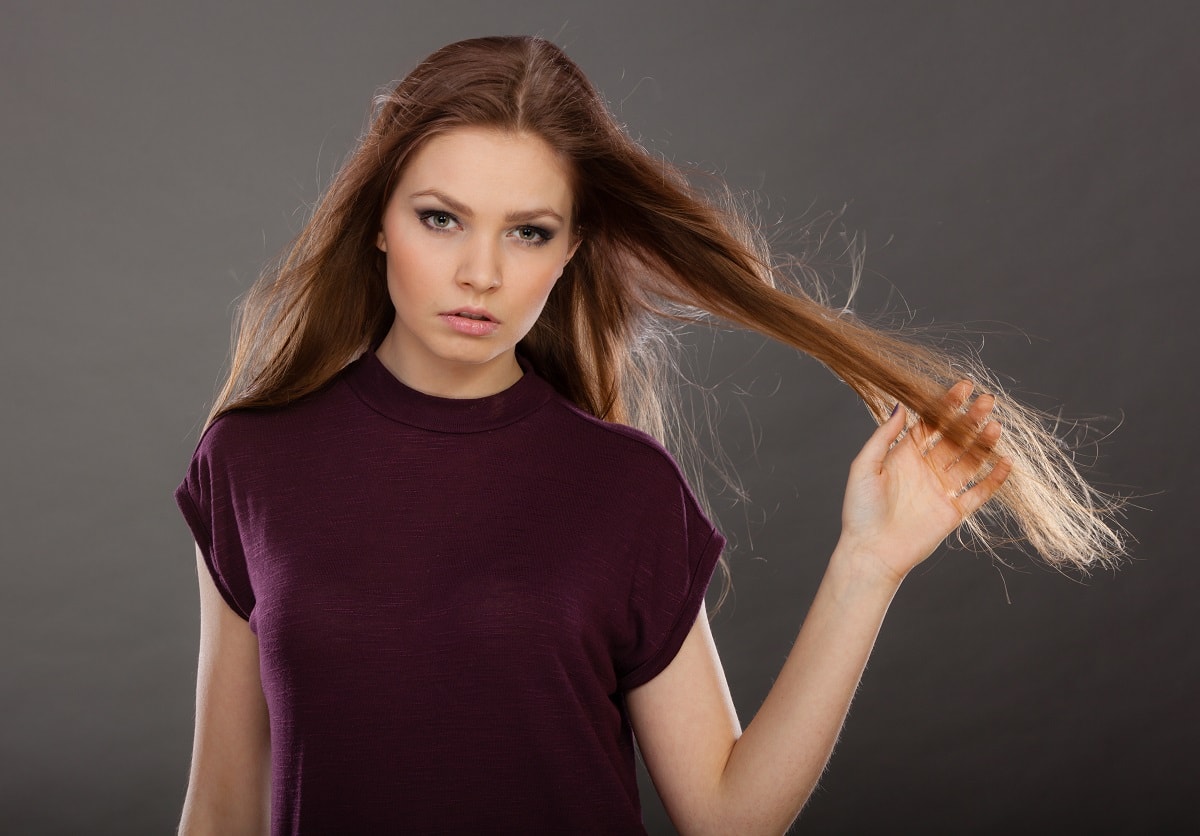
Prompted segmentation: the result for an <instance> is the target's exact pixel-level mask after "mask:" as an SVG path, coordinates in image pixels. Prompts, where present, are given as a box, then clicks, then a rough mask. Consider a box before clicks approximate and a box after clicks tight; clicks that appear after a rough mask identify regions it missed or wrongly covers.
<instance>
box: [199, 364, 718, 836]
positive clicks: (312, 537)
mask: <svg viewBox="0 0 1200 836" xmlns="http://www.w3.org/2000/svg"><path fill="white" fill-rule="evenodd" d="M523 366H525V374H524V376H523V377H522V378H521V379H520V380H519V381H518V382H517V383H515V384H514V385H513V386H511V387H510V388H509V389H506V390H505V391H503V392H500V393H498V394H495V395H492V396H489V397H486V398H479V399H468V400H455V399H448V398H438V397H432V396H429V395H425V394H422V393H420V392H417V391H415V390H413V389H410V388H409V387H407V386H405V385H404V384H403V383H401V382H400V381H399V380H397V379H396V378H395V377H394V376H393V375H392V374H391V373H390V372H389V371H388V370H387V369H386V368H385V367H384V366H383V364H382V363H380V362H379V360H378V358H376V357H375V355H374V354H373V353H371V352H368V353H367V354H366V355H364V356H363V357H362V358H360V359H359V360H357V361H356V362H354V363H352V364H351V365H350V366H348V367H347V368H346V369H345V370H344V371H343V372H342V373H341V374H340V375H339V376H338V377H337V378H336V379H335V380H334V381H333V382H332V383H331V384H330V385H329V386H328V387H326V388H325V389H323V390H321V391H320V392H319V393H317V394H315V395H312V396H310V397H308V398H305V399H304V400H302V401H300V402H298V403H295V404H293V405H290V406H287V407H284V408H279V409H272V410H264V411H249V410H246V411H239V412H234V413H230V414H228V415H225V416H223V417H222V418H220V419H219V420H217V421H216V422H214V423H213V425H212V426H211V427H209V429H208V430H207V432H206V433H205V434H204V436H203V437H202V438H201V440H200V444H199V446H198V448H197V449H196V453H195V455H194V456H193V458H192V461H191V465H190V467H189V469H188V473H187V476H186V478H185V479H184V481H183V483H182V484H181V485H180V486H179V488H178V490H177V491H176V499H177V501H178V503H179V507H180V509H181V510H182V512H183V515H184V517H185V518H186V519H187V522H188V525H189V526H190V528H191V530H192V533H193V535H194V536H195V539H196V542H197V544H198V545H199V547H200V550H201V552H202V553H203V555H204V559H205V561H206V563H207V565H208V568H209V571H210V572H211V574H212V576H213V580H214V581H215V583H216V586H217V588H218V589H219V590H220V592H221V594H222V596H223V597H224V599H225V601H226V602H227V603H228V604H229V606H230V607H232V608H233V610H234V611H235V612H237V613H238V614H240V615H241V616H242V617H243V618H246V619H248V620H249V623H250V629H251V630H253V631H254V632H255V633H256V634H257V636H258V641H259V663H260V671H261V675H262V684H263V692H264V694H265V696H266V701H267V706H268V708H269V711H270V721H271V749H272V802H271V818H272V832H273V833H275V834H284V833H384V832H389V833H391V832H401V831H403V832H442V833H458V832H464V833H465V832H475V833H478V832H512V833H517V832H524V833H533V832H539V833H540V832H558V833H608V834H612V833H643V832H644V828H643V827H642V823H641V812H640V805H639V802H638V794H637V782H636V773H635V769H634V750H633V737H632V733H631V730H630V726H629V719H628V715H627V713H626V710H625V702H624V698H623V692H624V691H626V690H628V689H630V688H633V687H635V686H637V685H641V684H643V683H645V682H647V681H649V680H650V679H652V678H653V677H654V676H656V675H657V674H658V673H659V672H660V671H661V670H662V669H663V668H665V667H666V666H667V664H668V663H669V662H670V661H671V659H672V658H673V657H674V656H675V654H676V652H677V651H678V650H679V647H680V645H681V644H682V643H683V640H684V638H685V637H686V635H687V633H688V631H689V630H690V628H691V626H692V624H693V622H694V621H695V618H696V615H697V613H698V612H699V609H700V605H701V602H702V601H703V597H704V592H705V589H706V588H707V585H708V582H709V579H710V577H711V574H712V570H713V566H714V564H715V563H716V560H717V558H718V556H719V554H720V552H721V549H722V547H723V545H724V542H725V541H724V539H723V538H722V536H721V535H720V533H719V532H717V531H716V530H715V529H714V528H713V526H712V524H711V523H710V522H709V521H708V520H707V519H706V518H705V516H704V515H703V513H702V512H701V510H700V509H699V507H698V506H697V504H696V500H695V498H694V497H693V495H692V493H691V491H690V490H689V489H688V486H687V484H686V482H685V481H684V479H683V477H682V476H681V475H680V472H679V470H678V468H677V467H676V465H675V463H674V462H673V461H672V460H671V458H670V456H669V455H668V454H667V453H666V452H665V451H664V450H663V448H662V447H661V446H660V445H659V444H658V443H657V442H655V441H654V440H653V439H651V438H650V437H648V436H646V435H645V434H643V433H640V432H638V431H636V430H633V429H630V428H628V427H625V426H621V425H617V424H610V423H606V422H603V421H600V420H598V419H596V418H594V417H592V416H590V415H587V414H586V413H584V412H582V411H580V410H579V409H577V408H576V407H574V406H572V405H571V404H570V403H569V402H567V401H566V400H565V399H563V398H562V397H561V396H559V395H558V393H557V392H555V391H554V389H553V388H552V387H551V386H550V385H549V384H548V383H546V382H545V381H544V380H543V379H541V378H540V377H538V376H537V375H536V374H534V373H533V372H532V371H531V370H530V369H529V368H528V367H527V365H526V364H524V363H523Z"/></svg>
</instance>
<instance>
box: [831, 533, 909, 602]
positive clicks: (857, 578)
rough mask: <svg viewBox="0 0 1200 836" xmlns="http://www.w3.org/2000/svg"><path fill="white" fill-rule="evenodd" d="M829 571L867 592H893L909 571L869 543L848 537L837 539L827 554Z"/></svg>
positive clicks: (888, 593)
mask: <svg viewBox="0 0 1200 836" xmlns="http://www.w3.org/2000/svg"><path fill="white" fill-rule="evenodd" d="M829 572H830V573H832V574H835V575H836V576H837V577H838V578H839V579H840V580H842V581H843V582H844V583H845V584H848V585H850V586H852V587H853V588H855V589H862V590H864V591H868V592H878V593H885V594H887V595H889V596H890V595H892V594H895V592H896V590H897V589H898V588H899V587H900V584H901V583H903V581H904V578H905V577H906V576H907V575H908V572H907V571H900V570H897V569H896V568H895V567H894V566H892V565H890V564H889V563H888V562H887V561H886V560H884V559H883V558H882V557H881V556H880V555H878V554H877V553H876V550H874V549H872V548H871V547H870V545H868V544H865V543H859V542H856V541H854V540H847V539H846V538H845V537H843V538H842V539H840V540H838V544H837V546H835V547H834V549H833V555H832V556H831V557H830V558H829Z"/></svg>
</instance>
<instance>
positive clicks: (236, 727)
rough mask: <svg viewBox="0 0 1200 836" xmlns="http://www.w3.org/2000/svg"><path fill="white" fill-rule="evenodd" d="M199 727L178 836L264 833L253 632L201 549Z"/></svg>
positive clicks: (263, 723)
mask: <svg viewBox="0 0 1200 836" xmlns="http://www.w3.org/2000/svg"><path fill="white" fill-rule="evenodd" d="M196 564H197V570H198V572H199V575H200V661H199V666H198V669H197V675H196V734H195V740H194V742H193V745H192V767H191V773H190V775H189V777H188V789H187V797H186V798H185V800H184V803H183V816H182V819H181V821H180V824H179V833H180V834H181V836H201V834H218V833H219V834H263V833H266V832H267V831H268V826H269V821H270V780H271V732H270V725H269V722H268V716H267V704H266V700H265V698H264V697H263V691H262V683H261V681H260V680H259V673H258V639H257V638H256V637H255V635H254V633H252V632H251V631H250V625H249V624H248V623H247V622H246V621H245V619H243V618H242V617H241V616H239V615H238V614H237V613H235V612H234V611H233V610H232V609H230V608H229V605H228V604H226V603H225V601H224V599H222V598H221V594H220V593H219V592H218V591H217V588H216V585H215V584H214V583H213V580H212V577H211V576H210V575H209V573H208V567H207V566H205V564H204V558H203V557H202V556H201V554H200V550H199V549H197V550H196Z"/></svg>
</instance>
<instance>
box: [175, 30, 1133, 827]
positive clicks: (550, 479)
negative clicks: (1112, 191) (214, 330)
mask: <svg viewBox="0 0 1200 836" xmlns="http://www.w3.org/2000/svg"><path fill="white" fill-rule="evenodd" d="M783 279H784V277H783V276H782V275H781V273H780V271H779V270H776V269H773V268H772V266H771V262H770V259H769V256H768V254H767V253H766V251H765V249H764V248H763V247H762V246H761V245H760V243H759V241H758V238H757V237H756V236H755V234H754V233H753V230H752V228H751V227H750V226H749V225H748V224H746V223H745V222H743V221H742V220H741V218H740V216H739V215H738V213H737V212H736V211H735V210H734V209H733V208H731V205H730V204H729V203H728V202H727V201H723V200H722V199H720V198H719V197H718V198H709V197H706V196H705V195H704V194H703V193H702V192H700V191H699V190H698V189H696V188H694V187H693V186H691V185H690V184H689V183H688V182H687V181H686V180H685V179H684V178H683V176H682V175H681V174H680V173H679V172H677V171H676V170H675V169H673V168H672V167H670V166H669V165H667V164H666V163H664V162H662V161H660V160H656V159H654V158H653V157H651V156H650V155H649V154H647V153H646V152H645V151H644V150H643V149H642V148H640V147H639V146H637V145H636V144H635V143H633V142H632V141H631V140H630V139H629V137H628V136H626V134H625V133H624V132H623V131H622V130H621V129H620V128H619V126H617V125H616V123H615V122H614V121H613V120H612V118H611V116H610V115H609V114H608V113H607V111H606V109H605V107H604V105H603V101H602V100H601V98H600V97H599V96H598V94H597V93H596V92H595V90H594V89H593V88H592V87H591V85H590V84H589V83H588V81H587V80H586V79H585V78H584V76H583V75H582V73H581V72H580V71H579V69H578V68H577V67H576V66H575V65H574V64H573V63H571V62H570V60H569V59H568V58H567V57H566V56H565V55H564V54H563V53H562V52H561V51H560V50H559V49H557V48H556V47H554V46H553V45H551V44H549V43H547V42H545V41H542V40H540V39H536V38H485V39H478V40H473V41H466V42H462V43H457V44H452V45H450V46H447V47H445V48H443V49H441V50H439V51H437V52H436V53H434V54H433V55H432V56H430V57H429V58H428V59H427V60H426V61H425V62H424V63H422V64H421V65H420V66H419V67H417V68H416V69H415V70H414V71H413V72H412V73H411V74H410V75H409V76H408V77H407V78H405V79H404V80H403V81H402V82H401V83H400V84H399V85H398V86H397V87H396V89H395V90H394V91H392V92H391V93H390V94H389V95H387V96H385V97H381V101H380V102H379V106H378V108H377V112H376V114H375V118H374V120H373V122H372V124H371V127H370V128H369V130H368V132H367V133H366V135H365V136H364V137H363V138H362V140H361V142H360V145H359V147H358V149H357V150H356V152H355V153H354V155H353V156H352V157H351V158H350V159H349V161H348V162H347V163H346V164H345V165H344V166H343V168H342V170H341V171H340V172H339V174H338V175H337V177H336V179H335V180H334V182H333V184H332V186H331V187H330V189H329V191H328V193H327V194H326V195H325V196H324V198H323V199H322V200H321V202H320V204H319V205H318V207H317V208H316V210H315V212H314V214H313V217H312V219H311V220H310V221H309V223H308V225H307V226H306V228H305V229H304V231H303V232H302V233H301V235H300V237H299V238H298V240H297V241H296V243H295V244H294V246H293V247H292V249H291V250H290V252H289V253H288V254H287V256H286V258H285V259H284V260H283V261H282V262H281V263H280V264H279V265H278V266H277V268H275V269H274V270H272V271H269V272H268V273H267V274H265V275H264V278H263V279H262V280H261V281H260V282H259V283H258V285H257V286H256V287H255V289H254V290H253V291H252V293H251V295H250V296H249V297H248V298H247V300H246V302H245V304H244V307H243V311H242V319H241V322H240V331H239V337H238V342H237V348H236V351H235V354H234V359H233V364H232V369H231V373H230V377H229V381H228V383H227V384H226V386H225V388H224V390H223V391H222V393H221V395H220V396H219V398H218V401H217V404H216V406H215V407H214V409H213V413H212V415H211V417H210V421H209V425H208V427H207V429H206V431H205V434H204V436H203V437H202V439H201V441H200V444H199V447H198V448H197V451H196V454H195V456H194V457H193V460H192V463H191V466H190V468H189V471H188V474H187V477H186V478H185V479H184V482H183V484H181V485H180V488H179V490H178V491H177V498H178V501H179V504H180V507H181V509H182V511H183V513H184V515H185V517H186V519H187V521H188V523H189V525H190V527H191V529H192V531H193V532H194V534H195V536H196V542H197V561H198V570H199V574H200V583H201V615H202V628H201V653H200V665H199V676H198V689H197V690H198V696H197V716H196V737H195V749H194V754H193V762H192V771H191V777H190V782H189V787H188V794H187V799H186V801H185V804H184V811H183V822H182V831H183V832H185V833H187V832H208V831H210V830H213V831H216V832H222V833H227V832H230V833H231V832H241V831H261V830H264V829H266V827H267V822H268V819H269V821H270V828H271V831H272V832H274V833H301V832H312V833H331V832H337V833H359V832H362V833H378V832H395V831H400V830H403V831H405V832H451V833H457V832H481V831H483V832H571V833H575V832H597V833H621V832H640V831H641V830H642V827H641V821H640V808H639V804H638V798H637V786H636V781H635V771H634V751H633V740H634V736H636V740H637V744H638V747H639V749H640V751H641V752H642V755H643V757H644V759H645V762H646V765H647V767H648V769H649V772H650V774H651V776H652V778H653V780H654V782H655V785H656V787H657V788H658V790H659V793H660V795H661V797H662V799H663V802H664V804H665V806H666V809H667V810H668V812H669V813H670V815H671V817H672V819H673V820H674V822H675V824H676V825H677V827H678V828H679V830H680V831H681V832H685V833H693V832H696V833H704V832H713V833H756V832H780V831H782V830H784V829H786V828H787V826H788V825H789V824H790V823H791V822H792V821H793V820H794V818H795V817H796V815H797V814H798V813H799V811H800V809H801V807H802V806H803V805H804V803H805V800H806V799H807V797H808V795H809V793H810V792H811V790H812V787H813V785H814V784H815V782H816V780H817V777H818V776H819V775H820V773H821V770H822V769H823V767H824V764H825V762H826V760H827V759H828V757H829V754H830V751H831V749H832V746H833V742H834V740H835V738H836V736H837V734H838V731H839V729H840V727H841V724H842V721H843V718H844V716H845V713H846V710H847V707H848V705H849V702H850V698H851V695H852V694H853V692H854V689H855V686H856V684H857V682H858V679H859V677H860V675H861V672H862V669H863V666H864V665H865V662H866V659H867V656H868V654H869V652H870V650H871V646H872V644H873V641H874V637H875V634H876V631H877V630H878V627H879V624H880V622H881V620H882V618H883V616H884V613H885V611H886V609H887V606H888V603H889V602H890V600H891V598H892V596H893V594H894V593H895V591H896V589H897V587H898V585H899V584H900V582H901V581H902V580H903V578H904V577H905V575H906V574H907V573H908V572H909V571H910V570H911V569H912V568H913V566H915V565H917V564H918V563H919V562H920V561H921V560H923V559H924V558H925V557H926V556H928V555H929V554H930V553H931V552H932V551H933V550H934V549H935V548H936V546H937V545H938V543H940V542H941V541H942V540H943V539H944V538H945V537H946V536H947V535H949V534H950V533H952V532H954V531H955V530H956V529H958V528H959V527H960V525H961V526H965V527H968V528H970V529H971V530H972V531H973V532H974V533H975V534H976V536H977V537H978V538H979V540H980V542H981V543H982V544H983V545H984V546H985V547H989V546H990V545H992V544H994V543H995V542H997V541H998V537H1000V536H1001V535H1003V536H1004V537H1005V538H1011V537H1013V536H1019V537H1020V538H1021V539H1022V540H1024V541H1027V542H1028V543H1029V544H1030V545H1031V546H1032V547H1033V548H1034V549H1036V550H1037V551H1038V552H1040V553H1041V554H1042V555H1043V556H1044V558H1045V559H1046V560H1048V561H1049V562H1051V563H1052V564H1054V565H1058V566H1078V567H1084V568H1086V567H1087V566H1088V565H1089V564H1091V563H1094V562H1097V561H1101V562H1103V561H1111V560H1113V559H1115V558H1116V557H1117V556H1118V555H1119V554H1120V552H1121V541H1120V538H1119V536H1118V534H1117V532H1116V531H1115V530H1114V528H1112V527H1111V526H1110V525H1109V523H1108V522H1107V515H1108V513H1109V512H1110V511H1111V510H1112V506H1111V504H1110V503H1108V502H1107V500H1106V498H1105V497H1103V496H1101V495H1099V494H1097V493H1096V492H1095V491H1093V490H1092V489H1091V488H1090V487H1089V486H1088V485H1087V484H1086V483H1085V482H1083V481H1082V479H1080V477H1079V476H1078V474H1077V473H1076V472H1075V470H1074V468H1073V467H1072V466H1071V464H1070V461H1069V459H1067V458H1066V457H1065V455H1064V454H1063V453H1062V451H1061V449H1060V447H1059V446H1058V444H1057V442H1056V441H1055V439H1054V438H1053V437H1052V436H1051V435H1050V434H1049V433H1048V432H1047V431H1046V430H1045V429H1044V428H1043V427H1042V425H1041V424H1040V423H1039V421H1038V419H1037V417H1036V416H1035V415H1033V414H1032V413H1030V412H1028V411H1026V410H1023V409H1021V408H1019V407H1018V406H1016V405H1014V404H1013V403H1011V402H1010V401H1008V400H1006V399H1000V398H997V397H996V396H995V395H994V394H988V393H984V394H978V395H975V393H974V386H975V384H974V383H972V379H973V380H974V381H976V382H978V383H980V384H986V386H987V387H988V388H990V389H991V391H992V392H995V391H997V390H996V389H995V388H994V384H993V383H992V382H991V381H990V380H989V379H988V378H987V377H986V376H985V372H984V370H982V369H977V368H974V367H971V366H969V365H963V363H962V361H960V360H957V359H955V360H953V361H952V360H951V359H950V358H947V357H944V356H942V355H941V354H939V353H937V352H935V351H932V350H929V349H926V348H920V347H917V346H915V345H912V344H909V343H907V342H904V341H901V340H899V339H897V338H894V337H891V336H888V335H886V334H883V333H881V332H878V331H875V330H872V329H870V328H868V327H867V326H865V325H863V324H861V323H860V322H858V321H856V320H855V319H854V318H853V317H852V316H851V315H849V314H847V313H846V312H843V311H836V310H831V309H829V308H827V307H824V306H822V305H821V304H819V302H817V301H815V300H814V299H812V298H810V297H808V296H806V295H804V294H803V293H802V292H800V291H799V290H797V289H791V290H790V291H789V290H782V289H779V288H778V287H777V286H776V285H777V284H781V283H782V282H783ZM706 314H712V315H715V316H718V317H721V318H724V319H727V320H729V321H732V322H736V323H738V324H741V325H743V326H746V327H749V328H753V329H755V330H758V331H760V332H762V333H764V334H768V335H770V336H772V337H774V338H776V339H779V340H781V341H784V342H786V343H788V344H790V345H793V346H795V347H797V348H799V349H801V350H803V351H805V352H807V353H808V354H810V355H812V356H813V357H816V358H817V359H818V360H820V361H821V362H823V363H825V364H826V365H827V366H828V367H829V368H830V369H831V370H832V371H833V372H834V373H835V374H837V375H838V376H840V377H841V378H842V379H843V380H845V381H846V382H847V383H848V384H849V385H850V386H851V387H852V388H853V389H854V390H855V391H856V392H857V393H858V394H859V395H860V396H861V397H862V398H863V400H864V401H865V403H866V404H867V406H868V407H869V408H870V409H871V411H872V413H873V414H874V415H875V416H876V417H877V418H878V419H879V420H880V422H881V424H880V427H879V429H878V430H877V431H876V432H875V433H874V434H873V435H872V436H871V437H870V438H869V439H868V440H867V442H866V444H865V446H864V447H863V449H862V452H861V453H860V454H859V455H858V457H857V458H856V459H855V461H854V462H853V464H852V465H851V468H850V477H849V481H848V484H847V486H846V492H845V501H844V508H843V518H842V536H841V538H840V541H839V543H838V546H837V548H836V549H835V550H834V553H833V555H832V557H831V559H830V562H829V567H828V570H827V572H826V576H825V578H824V580H823V582H822V584H821V587H820V589H819V591H818V593H817V596H816V598H815V600H814V602H813V605H812V607H811V609H810V611H809V613H808V615H807V618H806V619H805V621H804V626H803V628H802V629H801V632H800V634H799V637H798V639H797V641H796V643H795V646H794V648H793V650H792V652H791V654H790V656H789V658H788V660H787V662H786V663H785V665H784V667H783V670H782V671H781V673H780V675H779V677H778V679H777V680H776V683H775V686H774V688H773V689H772V691H771V693H770V695H769V697H768V699H767V700H766V701H765V702H764V704H763V706H762V708H761V709H760V710H759V712H758V714H757V716H756V717H755V719H754V722H753V723H751V724H750V725H749V726H748V727H747V729H746V730H745V732H744V733H743V732H742V729H741V726H740V724H739V721H738V718H737V716H736V714H735V712H734V710H733V705H732V701H731V699H730V697H729V692H728V688H727V686H726V683H725V678H724V675H723V673H722V669H721V665H720V661H719V659H718V657H717V653H716V649H715V647H714V645H713V640H712V636H711V634H710V632H709V629H708V622H707V616H706V612H705V609H704V593H705V590H706V588H707V585H708V582H709V578H710V576H711V573H712V571H713V568H714V566H715V565H716V563H717V562H718V561H719V560H720V559H721V557H720V555H721V549H722V546H723V544H724V540H723V539H722V537H721V535H720V534H719V533H718V532H717V531H716V530H715V529H714V528H713V526H712V524H711V523H710V522H709V520H708V519H707V516H706V514H705V513H704V511H703V510H702V507H701V505H700V504H699V503H698V501H697V500H696V498H695V496H694V495H693V493H692V491H691V490H690V488H689V486H688V484H687V482H686V480H685V479H684V478H683V477H682V476H681V474H680V471H679V469H678V468H677V467H676V465H675V463H674V461H673V460H672V459H671V458H670V456H669V455H668V454H667V453H666V451H665V449H664V448H663V447H662V446H661V445H660V443H659V441H660V440H665V439H666V437H667V430H668V429H669V428H670V427H671V426H672V423H671V420H670V412H669V408H668V406H669V405H668V402H667V401H666V400H664V398H663V397H662V396H661V395H660V392H661V391H662V388H663V375H662V368H663V365H662V355H661V352H660V349H661V348H662V346H663V344H664V341H663V336H664V334H667V333H668V330H667V329H664V328H663V327H662V326H661V325H659V323H661V322H662V321H663V318H664V317H665V318H676V319H678V318H685V319H696V318H700V317H702V316H704V315H706ZM952 369H957V370H958V371H957V373H956V374H955V375H953V376H951V375H950V372H951V370H952ZM964 369H965V370H966V371H965V372H964V371H963V370H964ZM958 378H962V379H958ZM956 381H957V382H956ZM901 404H903V406H901ZM1001 424H1003V425H1004V429H1003V431H1002V429H1001ZM993 498H995V501H992V500H993ZM985 504H986V508H984V506H985ZM981 508H983V509H984V511H983V512H982V513H979V514H977V513H976V512H979V511H980V509H981ZM984 513H987V514H989V519H988V520H985V519H983V514H984ZM989 520H990V521H991V522H992V523H993V525H991V526H990V527H989V526H988V525H986V524H985V523H988V521H989ZM995 524H999V528H998V529H997V527H996V525H995ZM997 531H999V534H997V533H996V532H997Z"/></svg>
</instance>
